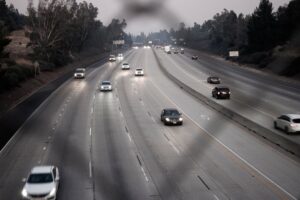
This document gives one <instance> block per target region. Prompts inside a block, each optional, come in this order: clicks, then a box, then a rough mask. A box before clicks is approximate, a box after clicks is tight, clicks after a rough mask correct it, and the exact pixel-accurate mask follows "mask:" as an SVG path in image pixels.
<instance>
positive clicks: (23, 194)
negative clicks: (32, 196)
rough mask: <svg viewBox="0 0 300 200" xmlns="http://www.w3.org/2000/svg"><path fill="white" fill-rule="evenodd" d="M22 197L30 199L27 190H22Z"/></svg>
mask: <svg viewBox="0 0 300 200" xmlns="http://www.w3.org/2000/svg"><path fill="white" fill-rule="evenodd" d="M22 196H23V197H28V192H27V191H26V189H25V188H24V189H23V190H22Z"/></svg>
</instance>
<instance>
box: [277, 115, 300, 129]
mask: <svg viewBox="0 0 300 200" xmlns="http://www.w3.org/2000/svg"><path fill="white" fill-rule="evenodd" d="M274 128H275V129H281V130H284V132H286V133H287V134H290V133H295V132H300V115H299V114H285V115H281V116H280V117H278V118H277V119H276V120H275V121H274Z"/></svg>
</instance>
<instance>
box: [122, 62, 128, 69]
mask: <svg viewBox="0 0 300 200" xmlns="http://www.w3.org/2000/svg"><path fill="white" fill-rule="evenodd" d="M126 69H130V66H129V64H128V63H123V64H122V70H126Z"/></svg>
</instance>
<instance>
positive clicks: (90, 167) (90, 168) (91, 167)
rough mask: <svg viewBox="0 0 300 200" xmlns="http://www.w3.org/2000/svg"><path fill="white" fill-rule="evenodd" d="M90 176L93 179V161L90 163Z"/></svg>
mask: <svg viewBox="0 0 300 200" xmlns="http://www.w3.org/2000/svg"><path fill="white" fill-rule="evenodd" d="M89 175H90V178H92V176H93V174H92V162H91V161H90V162H89Z"/></svg>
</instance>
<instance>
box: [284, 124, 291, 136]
mask: <svg viewBox="0 0 300 200" xmlns="http://www.w3.org/2000/svg"><path fill="white" fill-rule="evenodd" d="M284 132H285V133H286V134H288V135H289V134H290V132H289V128H288V127H287V126H286V127H284Z"/></svg>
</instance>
